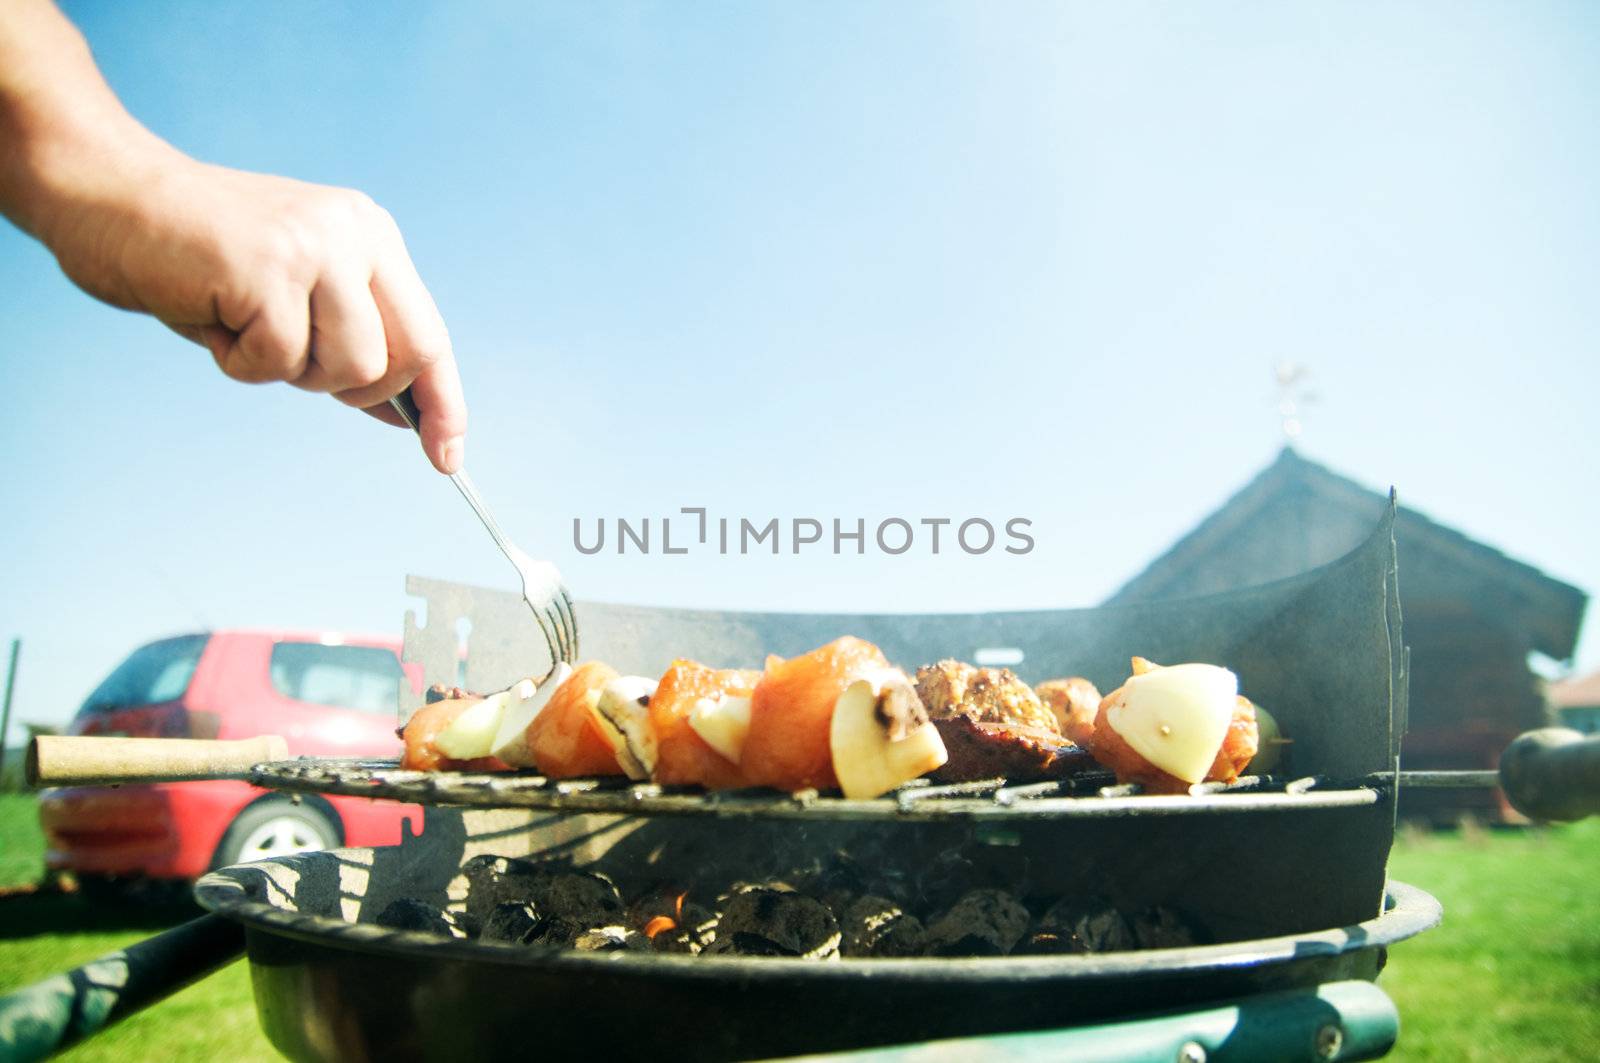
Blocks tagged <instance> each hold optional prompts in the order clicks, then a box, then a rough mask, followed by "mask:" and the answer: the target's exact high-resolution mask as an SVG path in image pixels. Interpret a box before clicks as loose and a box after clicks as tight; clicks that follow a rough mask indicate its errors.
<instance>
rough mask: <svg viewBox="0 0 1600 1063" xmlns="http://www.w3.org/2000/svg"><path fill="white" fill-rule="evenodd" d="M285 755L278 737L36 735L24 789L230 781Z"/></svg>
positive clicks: (30, 752) (284, 745)
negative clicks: (217, 738) (26, 783)
mask: <svg viewBox="0 0 1600 1063" xmlns="http://www.w3.org/2000/svg"><path fill="white" fill-rule="evenodd" d="M288 756H289V746H288V744H287V743H285V742H284V740H283V739H282V738H279V737H278V736H277V735H259V736H257V737H255V738H241V739H236V740H234V741H228V742H221V741H216V740H213V739H206V738H96V737H77V738H69V737H65V736H61V735H38V736H36V737H35V738H34V740H33V741H32V742H31V743H30V744H29V745H28V766H27V774H28V785H29V786H106V785H112V784H115V783H123V782H184V781H188V780H192V779H225V778H233V777H237V776H240V775H243V774H244V773H245V772H246V771H248V770H249V769H250V768H251V767H253V766H254V765H256V764H260V763H263V762H264V761H269V760H285V759H287V758H288Z"/></svg>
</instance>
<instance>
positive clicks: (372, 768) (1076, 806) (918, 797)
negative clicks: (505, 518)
mask: <svg viewBox="0 0 1600 1063" xmlns="http://www.w3.org/2000/svg"><path fill="white" fill-rule="evenodd" d="M245 779H246V780H247V781H249V782H250V783H252V784H253V785H256V786H261V787H265V788H267V789H272V790H283V791H287V792H290V793H318V794H345V795H349V796H352V797H382V798H389V799H391V800H396V801H405V802H407V803H412V804H423V805H452V806H458V807H476V808H528V809H536V810H540V811H548V812H594V813H611V814H616V815H686V816H712V817H721V818H762V819H772V818H780V819H782V818H789V819H813V818H826V819H838V820H948V819H985V818H992V817H1003V818H1006V819H1012V818H1018V817H1022V818H1059V817H1116V816H1130V815H1149V814H1169V815H1193V814H1199V813H1215V812H1264V811H1301V810H1306V809H1317V808H1350V807H1354V806H1360V805H1371V804H1375V803H1377V801H1378V797H1379V789H1380V788H1381V787H1382V786H1383V785H1384V780H1382V779H1378V778H1374V779H1368V780H1364V781H1362V782H1360V783H1356V784H1353V785H1336V784H1330V783H1329V782H1328V781H1326V780H1324V779H1321V778H1319V777H1316V776H1306V777H1303V778H1298V779H1276V778H1273V777H1271V776H1254V775H1247V776H1243V777H1241V778H1240V779H1238V780H1237V781H1235V782H1234V783H1232V784H1229V785H1223V784H1221V783H1206V784H1204V785H1202V786H1199V787H1196V790H1195V792H1194V793H1192V794H1178V795H1165V794H1146V793H1143V792H1141V790H1140V788H1139V787H1138V786H1137V785H1115V784H1114V782H1115V781H1114V780H1113V779H1112V777H1111V776H1110V775H1109V774H1102V773H1094V774H1089V775H1083V776H1079V777H1077V778H1074V779H1068V780H1063V781H1060V782H1036V783H1020V784H1017V785H1011V784H1008V783H1007V782H1006V780H1005V779H985V780H981V781H978V782H963V783H952V784H943V785H940V784H935V783H930V782H928V781H927V780H925V779H918V780H915V781H913V782H911V783H908V784H907V785H905V786H902V787H901V788H900V789H898V790H895V791H893V792H892V793H889V794H886V795H884V796H883V797H878V798H873V799H871V800H865V801H860V800H849V799H847V798H843V797H838V796H831V795H825V794H821V793H819V792H817V791H816V790H802V791H800V792H798V793H794V794H777V793H774V792H772V791H771V790H727V791H721V792H716V793H706V792H704V791H702V790H699V789H697V788H694V787H670V786H658V785H656V784H654V783H634V782H630V781H628V780H626V779H619V778H586V779H561V780H555V779H549V778H546V777H544V776H542V775H533V774H510V775H507V774H463V773H438V772H420V771H407V770H404V769H402V768H400V767H399V766H398V765H397V764H396V762H394V761H374V760H341V759H331V758H327V757H315V758H313V757H305V758H301V759H299V760H286V761H276V762H273V763H269V764H258V765H256V766H255V767H254V768H252V769H250V771H249V772H248V773H246V775H245ZM1388 781H1390V782H1392V778H1391V779H1390V780H1388Z"/></svg>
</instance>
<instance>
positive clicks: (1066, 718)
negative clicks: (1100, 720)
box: [1033, 675, 1100, 746]
mask: <svg viewBox="0 0 1600 1063" xmlns="http://www.w3.org/2000/svg"><path fill="white" fill-rule="evenodd" d="M1033 692H1034V693H1035V694H1037V695H1039V700H1040V701H1042V702H1044V704H1045V706H1046V707H1047V708H1048V709H1049V710H1050V712H1051V714H1052V715H1054V716H1055V718H1056V726H1057V727H1058V728H1059V729H1060V731H1061V733H1062V734H1064V735H1066V736H1067V737H1068V738H1069V739H1071V740H1072V741H1073V742H1076V743H1077V744H1078V745H1080V746H1087V745H1088V744H1089V738H1090V736H1091V735H1093V734H1094V718H1095V715H1096V714H1097V713H1098V712H1099V711H1100V691H1099V690H1098V689H1097V688H1096V687H1095V685H1094V684H1093V683H1091V682H1089V681H1088V680H1087V679H1085V678H1083V676H1081V675H1075V676H1073V677H1072V678H1070V679H1047V680H1045V681H1044V682H1043V683H1040V684H1038V685H1037V686H1035V687H1034V688H1033Z"/></svg>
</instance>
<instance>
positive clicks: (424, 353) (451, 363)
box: [372, 230, 467, 474]
mask: <svg viewBox="0 0 1600 1063" xmlns="http://www.w3.org/2000/svg"><path fill="white" fill-rule="evenodd" d="M393 235H394V244H393V247H392V248H391V249H390V252H389V253H388V254H385V255H382V256H381V257H380V258H379V260H378V262H377V263H376V265H375V266H374V269H373V274H372V296H373V299H374V301H375V302H376V303H377V306H378V312H379V314H380V315H381V316H382V318H383V324H384V331H385V333H386V335H387V337H388V341H389V357H390V361H391V362H399V363H400V364H402V365H406V364H409V365H414V366H416V367H417V375H416V377H415V378H414V379H412V380H411V381H410V385H411V397H412V399H413V400H415V401H416V404H417V412H418V414H419V418H418V421H419V423H418V431H419V432H420V433H421V435H422V450H423V453H425V454H427V455H428V460H429V461H431V462H433V466H434V468H436V469H438V470H439V471H440V472H442V473H446V474H448V473H453V472H456V471H457V470H458V469H460V468H461V460H462V457H463V455H464V453H465V449H466V434H467V402H466V398H465V396H464V395H463V394H462V390H461V374H460V373H459V372H458V371H457V370H456V358H455V351H454V350H453V349H452V348H451V345H450V333H449V331H448V330H447V329H446V328H445V326H444V319H443V318H442V317H440V316H439V308H438V307H437V306H435V305H434V302H433V296H432V295H430V294H428V289H427V287H426V286H425V285H424V284H423V283H422V278H421V277H419V276H418V275H417V270H416V267H415V266H413V265H412V264H411V256H410V255H408V254H406V250H405V245H404V243H403V242H402V241H401V240H400V238H399V232H398V230H396V231H395V232H394V234H393Z"/></svg>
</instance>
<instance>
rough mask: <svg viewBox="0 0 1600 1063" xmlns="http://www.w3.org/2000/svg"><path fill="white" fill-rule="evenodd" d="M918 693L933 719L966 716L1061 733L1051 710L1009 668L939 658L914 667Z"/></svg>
mask: <svg viewBox="0 0 1600 1063" xmlns="http://www.w3.org/2000/svg"><path fill="white" fill-rule="evenodd" d="M917 696H918V697H920V698H921V699H922V704H923V705H925V706H926V707H927V709H928V715H929V716H931V717H932V718H933V719H934V720H936V721H937V720H939V719H941V718H948V717H952V716H969V717H971V718H972V719H974V720H977V721H979V722H981V723H1003V724H1012V725H1018V726H1022V727H1038V728H1041V729H1043V730H1045V731H1054V732H1056V733H1057V734H1059V733H1060V728H1059V727H1057V726H1056V718H1055V715H1054V714H1053V713H1051V711H1050V710H1049V709H1047V708H1045V707H1044V705H1043V704H1042V703H1041V702H1040V701H1039V696H1038V695H1037V694H1035V693H1034V692H1033V690H1032V689H1031V688H1030V687H1029V686H1028V684H1026V683H1024V682H1023V681H1022V680H1020V679H1018V678H1017V677H1016V676H1015V675H1014V674H1013V673H1012V671H1011V669H1009V668H977V667H974V666H973V665H970V664H966V663H964V662H962V661H950V660H944V661H940V662H939V663H938V664H927V665H923V666H922V667H921V668H918V669H917Z"/></svg>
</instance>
